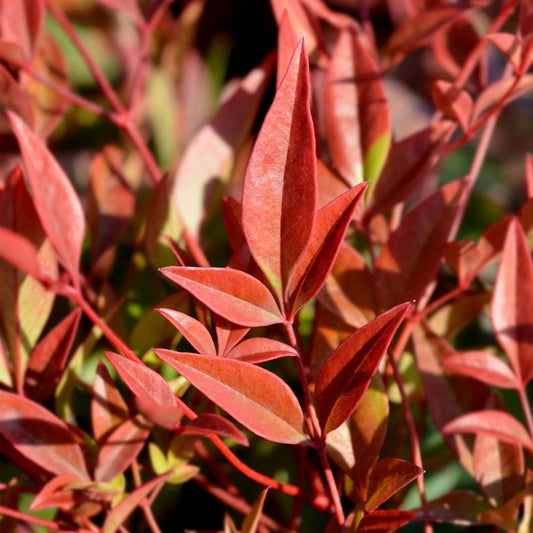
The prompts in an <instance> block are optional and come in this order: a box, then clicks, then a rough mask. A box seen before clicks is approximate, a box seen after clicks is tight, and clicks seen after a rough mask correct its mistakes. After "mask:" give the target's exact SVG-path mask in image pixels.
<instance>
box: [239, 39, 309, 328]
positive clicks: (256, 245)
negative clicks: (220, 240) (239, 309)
mask: <svg viewBox="0 0 533 533" xmlns="http://www.w3.org/2000/svg"><path fill="white" fill-rule="evenodd" d="M317 201H318V193H317V168H316V155H315V137H314V129H313V121H312V117H311V111H310V86H309V67H308V62H307V56H306V55H305V50H304V48H303V44H302V42H300V43H299V45H298V47H297V48H296V50H295V52H294V55H293V58H292V60H291V63H290V65H289V68H288V70H287V74H286V75H285V77H284V78H283V81H282V82H281V85H280V87H279V89H278V91H277V92H276V96H275V97H274V101H273V103H272V106H271V107H270V110H269V111H268V113H267V116H266V117H265V120H264V122H263V126H262V128H261V131H260V132H259V135H258V137H257V140H256V143H255V146H254V149H253V151H252V155H251V156H250V160H249V162H248V167H247V169H246V176H245V181H244V186H243V192H242V222H243V228H244V234H245V236H246V240H247V242H248V246H249V248H250V251H251V253H252V256H253V257H254V259H255V261H256V263H257V264H258V265H259V267H260V268H261V270H262V271H263V273H264V274H265V276H266V278H267V280H268V281H269V283H270V285H271V286H272V288H273V289H274V290H275V292H276V295H277V297H278V300H279V301H280V302H282V301H283V300H284V297H285V290H286V288H287V286H288V284H289V281H290V277H291V274H292V271H293V269H294V267H295V265H296V263H297V261H298V259H299V257H300V256H301V255H302V253H303V252H304V250H305V248H306V247H307V245H308V243H309V240H310V237H311V235H312V232H313V226H314V222H315V217H316V208H317ZM245 325H246V324H245Z"/></svg>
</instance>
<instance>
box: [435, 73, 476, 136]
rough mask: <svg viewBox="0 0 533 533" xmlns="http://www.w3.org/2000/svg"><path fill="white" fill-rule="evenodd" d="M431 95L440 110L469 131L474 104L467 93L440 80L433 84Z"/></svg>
mask: <svg viewBox="0 0 533 533" xmlns="http://www.w3.org/2000/svg"><path fill="white" fill-rule="evenodd" d="M431 95H432V97H433V102H434V103H435V106H436V108H437V109H438V110H440V111H442V112H443V113H444V114H445V115H447V116H449V117H451V118H453V119H454V120H456V121H457V122H459V124H460V125H461V128H463V131H465V132H466V131H468V124H469V122H470V117H471V116H472V109H473V107H474V104H473V102H472V97H471V96H470V95H469V94H468V93H467V92H466V91H464V90H461V89H457V88H456V87H454V85H453V84H452V83H449V82H447V81H444V80H439V81H436V82H435V83H434V84H433V87H432V89H431Z"/></svg>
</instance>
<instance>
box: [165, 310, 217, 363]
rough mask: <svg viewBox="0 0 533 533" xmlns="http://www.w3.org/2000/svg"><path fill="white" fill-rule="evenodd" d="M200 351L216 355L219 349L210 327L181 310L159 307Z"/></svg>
mask: <svg viewBox="0 0 533 533" xmlns="http://www.w3.org/2000/svg"><path fill="white" fill-rule="evenodd" d="M157 311H159V313H161V314H162V315H163V316H164V317H165V318H166V319H167V320H168V321H169V322H170V323H171V324H172V325H173V326H174V327H175V328H176V329H177V330H178V331H179V332H180V333H181V334H182V335H183V336H184V337H185V338H186V339H187V340H188V341H189V342H190V343H191V345H192V346H194V348H195V349H196V350H198V352H199V353H204V354H206V355H216V353H217V350H216V348H215V344H214V343H213V339H212V338H211V334H210V333H209V331H208V329H207V328H206V327H205V326H204V325H203V324H202V323H201V322H199V321H198V320H196V319H195V318H192V317H191V316H189V315H188V314H186V313H182V312H181V311H174V310H173V309H157Z"/></svg>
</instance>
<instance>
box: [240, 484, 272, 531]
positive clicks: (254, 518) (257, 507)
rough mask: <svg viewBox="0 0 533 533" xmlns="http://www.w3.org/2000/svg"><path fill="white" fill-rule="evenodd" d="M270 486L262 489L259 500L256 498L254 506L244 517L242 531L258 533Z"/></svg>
mask: <svg viewBox="0 0 533 533" xmlns="http://www.w3.org/2000/svg"><path fill="white" fill-rule="evenodd" d="M269 489H270V487H267V488H265V489H263V490H262V491H261V494H259V496H258V498H257V500H255V502H254V504H253V505H252V508H251V509H250V511H249V512H248V514H247V515H246V517H245V518H244V522H243V523H242V528H241V532H242V533H256V531H257V528H258V527H259V521H260V520H261V513H262V512H263V505H264V503H265V498H266V495H267V492H268V491H269Z"/></svg>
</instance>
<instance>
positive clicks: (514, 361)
mask: <svg viewBox="0 0 533 533" xmlns="http://www.w3.org/2000/svg"><path fill="white" fill-rule="evenodd" d="M491 318H492V324H493V328H494V332H495V334H496V338H497V339H498V342H499V343H500V345H501V346H502V348H503V349H504V350H505V353H506V355H507V357H508V358H509V361H510V363H511V366H512V368H513V370H514V373H515V375H516V376H517V378H518V379H519V380H520V381H521V383H523V384H524V385H525V384H526V383H528V382H529V380H530V379H531V378H533V262H532V259H531V253H530V251H529V247H528V244H527V241H526V236H525V234H524V230H523V229H522V226H521V225H520V223H519V222H518V221H517V220H516V219H513V221H512V222H511V224H510V225H509V229H508V232H507V236H506V239H505V245H504V248H503V255H502V262H501V264H500V268H499V269H498V275H497V277H496V284H495V287H494V293H493V297H492V304H491Z"/></svg>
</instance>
